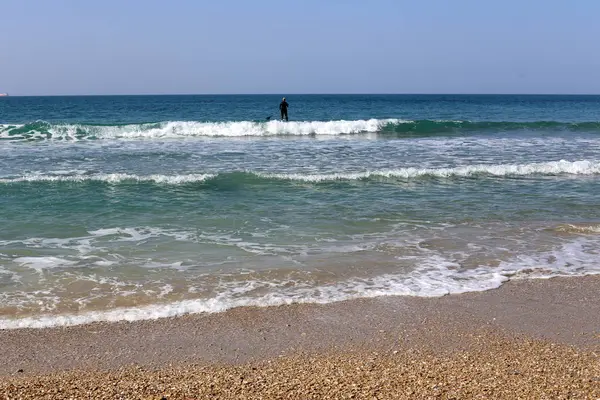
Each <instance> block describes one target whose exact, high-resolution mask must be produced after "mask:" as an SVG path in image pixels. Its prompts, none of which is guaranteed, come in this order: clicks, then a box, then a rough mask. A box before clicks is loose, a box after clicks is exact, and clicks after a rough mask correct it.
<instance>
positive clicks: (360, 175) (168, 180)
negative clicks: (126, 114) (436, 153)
mask: <svg viewBox="0 0 600 400" xmlns="http://www.w3.org/2000/svg"><path fill="white" fill-rule="evenodd" d="M246 172H247V173H249V174H254V175H255V176H258V177H262V178H266V179H279V180H287V181H301V182H311V183H319V182H332V181H353V180H367V179H371V178H380V179H415V178H420V177H428V176H429V177H434V178H452V177H473V176H478V175H484V176H496V177H503V176H527V175H543V176H554V175H598V174H600V161H598V160H579V161H567V160H560V161H546V162H538V163H529V164H489V165H487V164H475V165H464V166H457V167H447V168H416V167H408V168H397V169H386V170H374V171H362V172H340V173H325V174H301V173H265V172H252V171H246ZM218 176H219V175H218V174H183V175H161V174H155V175H136V174H125V173H114V174H103V173H98V174H88V173H86V172H82V171H78V172H77V173H75V174H71V175H68V174H67V173H66V172H64V171H62V173H60V174H57V173H54V172H52V173H48V174H45V173H32V174H26V175H23V176H16V177H3V178H0V183H4V184H11V183H19V182H105V183H111V184H118V183H124V182H152V183H158V184H166V185H180V184H186V183H198V182H205V181H207V180H210V179H214V178H217V177H218Z"/></svg>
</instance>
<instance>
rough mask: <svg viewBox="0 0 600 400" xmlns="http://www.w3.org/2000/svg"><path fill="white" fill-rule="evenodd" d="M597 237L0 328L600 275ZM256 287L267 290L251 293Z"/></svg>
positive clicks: (3, 322) (231, 287)
mask: <svg viewBox="0 0 600 400" xmlns="http://www.w3.org/2000/svg"><path fill="white" fill-rule="evenodd" d="M597 244H598V243H597V241H595V240H591V239H578V240H574V241H571V242H567V243H564V244H563V245H561V246H560V247H558V248H555V249H552V250H549V251H543V252H540V253H537V254H530V255H519V256H515V257H514V258H513V259H511V260H507V261H503V262H501V263H500V264H499V265H498V267H490V266H481V267H478V268H469V269H464V268H461V266H460V265H459V264H457V263H456V261H453V260H451V259H446V258H444V257H442V256H440V255H434V256H432V257H429V258H428V259H426V260H422V263H421V265H420V266H419V267H418V268H417V269H415V270H413V271H412V272H410V273H408V274H405V275H397V274H385V275H381V276H376V277H373V278H355V279H350V280H346V281H342V282H338V283H336V284H333V285H320V286H313V285H311V284H310V282H306V283H302V284H294V282H289V281H280V282H273V281H242V282H239V281H238V282H236V281H233V282H229V283H228V284H227V285H226V286H223V287H220V288H219V291H218V292H219V294H217V295H216V296H215V297H212V298H208V299H188V300H182V301H177V302H172V303H163V304H153V305H147V306H141V307H128V308H117V309H110V310H105V311H90V312H83V313H80V314H62V315H49V314H46V315H39V316H30V317H25V318H0V329H18V328H48V327H56V326H72V325H82V324H88V323H93V322H120V321H130V322H132V321H140V320H153V319H159V318H169V317H177V316H181V315H185V314H201V313H218V312H223V311H226V310H228V309H231V308H236V307H245V306H258V307H267V306H278V305H288V304H298V303H318V304H325V303H333V302H338V301H344V300H351V299H356V298H372V297H381V296H418V297H440V296H444V295H447V294H460V293H467V292H476V291H486V290H490V289H494V288H497V287H499V286H501V285H502V284H503V283H504V282H506V281H508V280H510V279H545V278H550V277H555V276H585V275H596V274H600V267H599V266H598V263H597V257H598V251H597V250H595V249H597ZM257 289H267V290H268V291H269V293H268V294H265V295H262V296H253V295H252V293H254V292H256V291H257Z"/></svg>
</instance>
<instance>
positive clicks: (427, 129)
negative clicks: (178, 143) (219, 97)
mask: <svg viewBox="0 0 600 400" xmlns="http://www.w3.org/2000/svg"><path fill="white" fill-rule="evenodd" d="M514 130H531V131H540V130H549V131H557V130H558V131H588V132H600V122H578V123H566V122H558V121H537V122H511V121H501V122H487V121H439V120H402V119H397V118H390V119H368V120H348V121H347V120H335V121H290V122H281V121H268V122H260V121H228V122H201V121H166V122H156V123H145V124H114V125H94V124H51V123H48V122H43V121H37V122H32V123H28V124H22V125H7V124H4V125H0V140H10V141H35V140H68V141H76V140H100V139H180V138H190V137H263V136H311V135H351V134H361V133H377V134H381V135H383V136H390V137H420V136H429V135H443V134H470V133H475V132H477V133H482V132H504V131H514Z"/></svg>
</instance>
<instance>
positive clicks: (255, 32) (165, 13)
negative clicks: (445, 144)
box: [0, 0, 600, 95]
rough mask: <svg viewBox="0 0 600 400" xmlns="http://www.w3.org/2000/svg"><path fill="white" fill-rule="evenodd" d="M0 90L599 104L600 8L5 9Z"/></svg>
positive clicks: (530, 2) (530, 0)
mask: <svg viewBox="0 0 600 400" xmlns="http://www.w3.org/2000/svg"><path fill="white" fill-rule="evenodd" d="M0 15H1V23H0V93H1V92H8V93H10V94H11V95H87V94H98V95H103V94H204V93H206V94H217V93H227V94H240V93H277V94H281V93H283V94H293V93H557V94H558V93H573V94H585V93H590V94H600V24H599V23H598V16H599V15H600V1H598V0H571V1H567V0H369V1H366V0H297V1H295V0H287V1H285V0H278V1H276V0H253V1H249V0H218V1H216V0H169V1H165V0H103V1H94V0H86V1H84V0H52V1H49V0H0Z"/></svg>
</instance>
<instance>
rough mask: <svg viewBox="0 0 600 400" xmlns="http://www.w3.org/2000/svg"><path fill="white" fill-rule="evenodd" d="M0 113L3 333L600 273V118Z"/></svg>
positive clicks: (424, 111) (170, 110)
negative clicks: (284, 119)
mask: <svg viewBox="0 0 600 400" xmlns="http://www.w3.org/2000/svg"><path fill="white" fill-rule="evenodd" d="M287 98H288V102H289V103H290V110H289V112H290V121H289V122H287V123H284V122H280V121H277V120H272V121H270V122H266V121H265V118H266V117H267V116H271V115H273V116H274V117H276V116H277V105H278V103H279V100H280V96H119V97H101V96H99V97H9V98H3V99H0V203H1V204H2V208H0V328H17V327H42V326H54V325H69V324H77V323H85V322H90V321H100V320H109V321H114V320H124V319H125V320H135V319H145V318H157V317H165V316H170V315H180V314H183V313H188V312H216V311H221V310H224V309H227V308H231V307H236V306H244V305H275V304H287V303H292V302H331V301H339V300H344V299H349V298H357V297H371V296H382V295H414V296H440V295H444V294H448V293H462V292H468V291H476V290H488V289H492V288H495V287H498V286H499V285H501V284H502V283H503V282H505V281H506V280H509V279H530V278H540V277H551V276H558V275H585V274H594V273H598V272H600V265H599V263H598V261H599V256H600V250H599V249H600V247H599V244H600V185H599V178H600V118H599V113H600V96H466V95H465V96H408V95H401V96H400V95H398V96H392V95H386V96H383V95H381V96H375V95H369V96H366V95H363V96H358V95H356V96H347V95H344V96H333V95H331V96H329V95H328V96H322V95H311V96H287Z"/></svg>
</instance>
